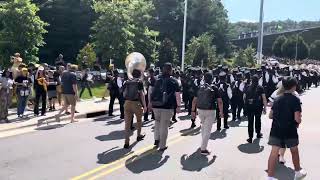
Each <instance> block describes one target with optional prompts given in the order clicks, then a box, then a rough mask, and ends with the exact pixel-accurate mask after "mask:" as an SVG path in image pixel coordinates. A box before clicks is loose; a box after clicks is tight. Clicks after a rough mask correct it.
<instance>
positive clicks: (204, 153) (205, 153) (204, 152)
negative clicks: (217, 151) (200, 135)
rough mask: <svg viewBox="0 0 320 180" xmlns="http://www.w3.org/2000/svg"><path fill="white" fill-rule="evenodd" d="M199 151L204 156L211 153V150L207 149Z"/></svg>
mask: <svg viewBox="0 0 320 180" xmlns="http://www.w3.org/2000/svg"><path fill="white" fill-rule="evenodd" d="M200 153H201V154H202V155H205V156H209V155H210V154H211V152H210V151H208V150H201V152H200Z"/></svg>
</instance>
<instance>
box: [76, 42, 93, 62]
mask: <svg viewBox="0 0 320 180" xmlns="http://www.w3.org/2000/svg"><path fill="white" fill-rule="evenodd" d="M84 57H86V58H87V64H88V66H89V67H90V68H92V67H93V65H94V63H95V61H96V60H97V55H96V53H95V51H94V49H93V46H92V45H91V44H90V43H88V44H86V45H85V46H84V47H83V48H82V49H81V50H80V51H79V54H78V56H77V63H78V64H79V65H81V62H82V61H83V59H84Z"/></svg>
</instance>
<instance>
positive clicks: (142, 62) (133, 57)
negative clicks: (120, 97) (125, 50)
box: [125, 52, 147, 79]
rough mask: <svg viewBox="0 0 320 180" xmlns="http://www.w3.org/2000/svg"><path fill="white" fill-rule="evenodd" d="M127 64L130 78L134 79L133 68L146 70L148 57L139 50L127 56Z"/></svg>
mask: <svg viewBox="0 0 320 180" xmlns="http://www.w3.org/2000/svg"><path fill="white" fill-rule="evenodd" d="M125 65H126V68H127V74H128V78H129V79H132V78H133V77H132V72H133V70H135V69H137V70H140V71H141V72H142V73H143V72H144V71H145V70H146V66H147V62H146V58H145V57H144V56H143V55H142V54H141V53H138V52H133V53H131V54H129V55H128V56H127V58H126V61H125Z"/></svg>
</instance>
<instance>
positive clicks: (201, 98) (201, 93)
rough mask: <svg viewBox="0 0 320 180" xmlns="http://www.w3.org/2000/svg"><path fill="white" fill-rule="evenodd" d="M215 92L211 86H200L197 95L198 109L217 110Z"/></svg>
mask: <svg viewBox="0 0 320 180" xmlns="http://www.w3.org/2000/svg"><path fill="white" fill-rule="evenodd" d="M214 95H215V92H214V90H213V89H212V87H211V86H210V85H209V84H204V85H200V88H199V90H198V94H197V107H198V109H202V110H212V109H214V108H215V101H214Z"/></svg>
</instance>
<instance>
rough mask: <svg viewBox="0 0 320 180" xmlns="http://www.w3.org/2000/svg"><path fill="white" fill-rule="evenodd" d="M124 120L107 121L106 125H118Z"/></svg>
mask: <svg viewBox="0 0 320 180" xmlns="http://www.w3.org/2000/svg"><path fill="white" fill-rule="evenodd" d="M123 122H124V119H117V120H112V121H107V123H106V125H107V126H108V125H118V124H121V123H123Z"/></svg>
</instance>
